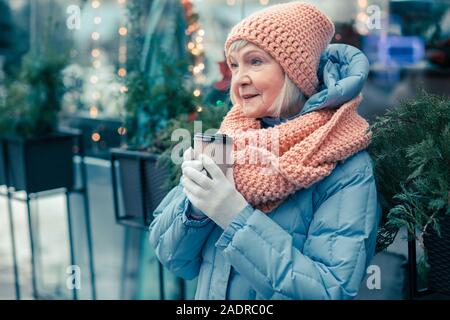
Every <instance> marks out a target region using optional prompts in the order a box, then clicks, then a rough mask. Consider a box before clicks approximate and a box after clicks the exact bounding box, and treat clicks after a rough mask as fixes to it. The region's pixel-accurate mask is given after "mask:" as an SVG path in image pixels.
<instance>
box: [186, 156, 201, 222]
mask: <svg viewBox="0 0 450 320" xmlns="http://www.w3.org/2000/svg"><path fill="white" fill-rule="evenodd" d="M186 168H191V169H192V170H195V171H198V172H201V173H202V174H206V171H205V169H203V164H202V162H201V161H200V160H195V159H194V150H193V149H192V148H189V149H187V150H186V151H185V152H184V153H183V163H182V164H181V170H182V171H183V174H184V170H185V169H186ZM181 180H182V184H183V186H184V180H185V178H184V176H182V177H181ZM190 217H191V218H193V219H194V220H201V219H203V218H206V217H207V215H205V214H204V213H203V212H201V211H200V210H199V209H198V208H197V207H195V205H194V204H193V203H192V202H191V214H190Z"/></svg>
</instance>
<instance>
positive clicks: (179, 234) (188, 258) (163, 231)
mask: <svg viewBox="0 0 450 320" xmlns="http://www.w3.org/2000/svg"><path fill="white" fill-rule="evenodd" d="M190 213H191V204H190V202H189V200H188V199H187V197H186V195H185V194H184V192H183V186H182V185H181V184H180V185H178V186H176V187H175V188H173V189H172V190H171V191H170V192H169V193H168V194H167V196H166V197H165V198H164V199H163V200H162V201H161V203H160V204H159V206H158V207H157V208H156V210H155V211H154V213H153V216H154V220H153V221H152V223H151V224H150V227H149V231H150V243H151V245H152V246H153V248H154V249H155V253H156V256H157V257H158V259H159V261H161V263H162V264H163V265H164V266H165V267H166V268H167V269H169V270H170V271H172V272H173V273H174V274H175V275H176V276H178V277H181V278H183V279H186V280H191V279H194V278H195V277H196V276H197V275H198V273H199V269H200V265H201V261H202V257H201V250H202V247H203V244H204V243H205V241H206V239H207V238H208V235H209V234H210V232H211V230H212V229H213V227H214V223H213V222H212V221H211V219H209V218H207V217H206V218H203V219H201V220H194V219H191V218H190Z"/></svg>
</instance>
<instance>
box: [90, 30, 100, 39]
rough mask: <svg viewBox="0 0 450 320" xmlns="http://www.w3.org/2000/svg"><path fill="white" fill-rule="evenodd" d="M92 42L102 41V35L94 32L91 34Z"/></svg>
mask: <svg viewBox="0 0 450 320" xmlns="http://www.w3.org/2000/svg"><path fill="white" fill-rule="evenodd" d="M91 37H92V40H98V39H100V33H98V32H97V31H94V32H92V34H91Z"/></svg>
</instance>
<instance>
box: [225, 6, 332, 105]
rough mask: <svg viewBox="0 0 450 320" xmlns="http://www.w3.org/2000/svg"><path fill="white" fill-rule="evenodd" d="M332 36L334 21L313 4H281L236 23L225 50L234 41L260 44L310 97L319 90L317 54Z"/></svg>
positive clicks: (318, 54) (318, 56) (318, 55)
mask: <svg viewBox="0 0 450 320" xmlns="http://www.w3.org/2000/svg"><path fill="white" fill-rule="evenodd" d="M333 35H334V24H333V22H331V20H330V19H329V18H328V17H327V16H326V15H324V14H323V13H322V12H320V11H319V10H318V9H317V8H316V7H314V6H313V5H311V4H307V3H303V2H290V3H283V4H277V5H273V6H270V7H268V8H266V9H264V10H261V11H258V12H256V13H254V14H252V15H250V16H249V17H247V18H245V19H244V20H242V21H241V22H239V23H238V24H237V25H235V26H234V27H233V28H232V29H231V31H230V33H229V34H228V37H227V40H226V42H225V52H227V51H228V48H229V47H230V45H231V43H233V42H234V41H236V40H247V41H249V42H251V43H253V44H255V45H257V46H259V47H260V48H261V49H263V50H265V51H267V52H268V53H269V54H270V55H271V56H272V57H273V58H274V59H275V60H276V61H277V62H278V63H279V64H280V65H281V67H282V68H283V69H284V71H285V72H286V74H287V75H288V77H289V78H290V79H291V80H292V81H293V82H294V83H295V84H296V85H297V86H298V87H299V88H300V90H301V91H302V93H304V94H305V95H307V96H308V97H310V96H311V95H313V94H314V93H316V92H317V89H318V88H317V86H318V83H319V80H318V79H317V69H318V67H319V59H320V54H321V53H322V52H323V51H324V50H325V48H326V47H327V46H328V44H329V43H330V41H331V39H332V38H333Z"/></svg>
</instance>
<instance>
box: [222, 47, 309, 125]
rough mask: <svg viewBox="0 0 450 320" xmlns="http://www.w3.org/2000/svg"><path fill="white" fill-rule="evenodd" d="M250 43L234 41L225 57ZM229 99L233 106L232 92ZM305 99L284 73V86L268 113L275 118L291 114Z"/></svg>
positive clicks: (234, 100)
mask: <svg viewBox="0 0 450 320" xmlns="http://www.w3.org/2000/svg"><path fill="white" fill-rule="evenodd" d="M249 43H250V42H249V41H247V40H236V41H234V42H233V43H231V45H230V46H229V48H228V50H227V52H226V56H227V57H229V56H230V54H231V53H232V52H237V51H239V50H241V49H242V48H243V47H245V46H246V45H248V44H249ZM230 99H231V102H232V103H233V104H235V102H236V99H235V97H234V94H233V91H232V90H230ZM305 100H306V98H305V96H304V95H303V93H302V92H301V90H300V88H299V87H297V86H296V85H295V84H294V82H293V81H292V80H291V79H289V77H288V76H287V74H286V72H285V73H284V84H283V87H282V88H281V90H280V93H279V94H278V96H277V97H276V99H275V101H274V102H273V104H272V106H271V107H270V109H269V110H270V111H271V112H272V114H273V115H274V116H276V117H279V116H280V115H281V114H283V113H292V112H293V111H294V110H295V108H298V106H299V105H303V103H304V102H305Z"/></svg>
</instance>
